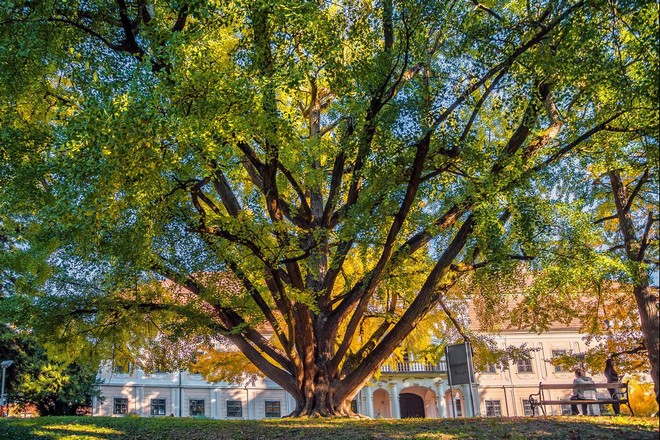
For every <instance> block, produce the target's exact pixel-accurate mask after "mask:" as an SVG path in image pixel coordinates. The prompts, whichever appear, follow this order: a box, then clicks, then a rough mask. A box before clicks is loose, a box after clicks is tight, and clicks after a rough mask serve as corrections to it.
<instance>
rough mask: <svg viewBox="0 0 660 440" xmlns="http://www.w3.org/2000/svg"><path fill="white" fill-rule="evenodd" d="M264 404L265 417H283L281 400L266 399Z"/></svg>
mask: <svg viewBox="0 0 660 440" xmlns="http://www.w3.org/2000/svg"><path fill="white" fill-rule="evenodd" d="M264 405H265V408H264V409H265V417H282V411H281V409H280V401H279V400H266V401H265V402H264Z"/></svg>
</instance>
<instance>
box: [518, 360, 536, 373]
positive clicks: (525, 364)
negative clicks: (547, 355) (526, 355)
mask: <svg viewBox="0 0 660 440" xmlns="http://www.w3.org/2000/svg"><path fill="white" fill-rule="evenodd" d="M533 372H534V370H532V360H531V359H518V373H533Z"/></svg>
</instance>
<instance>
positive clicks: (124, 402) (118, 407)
mask: <svg viewBox="0 0 660 440" xmlns="http://www.w3.org/2000/svg"><path fill="white" fill-rule="evenodd" d="M112 413H113V414H126V413H128V397H115V399H114V405H113V408H112Z"/></svg>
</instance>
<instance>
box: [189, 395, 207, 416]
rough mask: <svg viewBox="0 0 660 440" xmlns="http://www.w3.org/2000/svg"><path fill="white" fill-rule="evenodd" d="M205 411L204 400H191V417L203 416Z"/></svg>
mask: <svg viewBox="0 0 660 440" xmlns="http://www.w3.org/2000/svg"><path fill="white" fill-rule="evenodd" d="M204 413H205V411H204V399H190V406H189V412H188V414H190V416H191V417H199V416H203V415H204Z"/></svg>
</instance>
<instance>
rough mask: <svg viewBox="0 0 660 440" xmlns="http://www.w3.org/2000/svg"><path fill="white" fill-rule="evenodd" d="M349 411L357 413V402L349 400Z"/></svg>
mask: <svg viewBox="0 0 660 440" xmlns="http://www.w3.org/2000/svg"><path fill="white" fill-rule="evenodd" d="M351 411H353V412H354V413H357V412H358V407H357V400H355V399H353V400H351Z"/></svg>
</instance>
